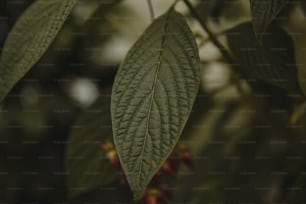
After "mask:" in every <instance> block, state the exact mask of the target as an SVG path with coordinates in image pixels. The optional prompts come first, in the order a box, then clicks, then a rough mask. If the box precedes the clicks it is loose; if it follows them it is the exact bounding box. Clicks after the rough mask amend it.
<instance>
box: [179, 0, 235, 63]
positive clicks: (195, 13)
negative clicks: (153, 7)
mask: <svg viewBox="0 0 306 204" xmlns="http://www.w3.org/2000/svg"><path fill="white" fill-rule="evenodd" d="M183 1H184V3H185V4H186V6H187V7H188V8H189V10H190V12H191V13H192V15H193V16H194V17H195V18H196V19H197V20H198V22H199V23H200V24H201V26H202V28H203V29H204V30H205V32H206V33H207V35H208V37H209V38H210V39H211V41H212V42H213V43H214V45H215V46H216V47H217V48H218V49H219V50H220V52H221V54H222V55H223V57H224V59H225V60H227V61H228V62H229V63H230V64H233V65H234V64H237V62H236V60H235V59H234V58H233V57H232V56H231V54H229V53H228V52H227V51H226V49H225V47H224V46H223V45H222V44H221V43H220V42H219V41H218V40H217V38H216V37H215V35H214V34H213V33H212V32H211V31H210V29H209V28H208V26H207V25H206V23H205V22H204V21H203V20H202V18H201V17H200V16H199V14H198V13H197V11H196V10H195V8H194V7H193V6H192V4H191V3H190V2H189V1H188V0H183Z"/></svg>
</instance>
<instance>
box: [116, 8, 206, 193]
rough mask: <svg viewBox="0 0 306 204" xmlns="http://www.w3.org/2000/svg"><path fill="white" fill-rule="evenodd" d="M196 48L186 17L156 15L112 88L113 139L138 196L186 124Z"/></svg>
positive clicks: (194, 80)
mask: <svg viewBox="0 0 306 204" xmlns="http://www.w3.org/2000/svg"><path fill="white" fill-rule="evenodd" d="M199 67H200V60H199V55H198V49H197V46H196V43H195V40H194V38H193V35H192V32H191V31H190V29H189V27H188V25H187V24H186V21H185V20H184V18H183V16H182V15H180V14H179V13H177V12H176V11H174V10H170V11H169V12H167V13H166V14H164V15H163V16H161V17H159V18H158V19H156V20H155V21H154V22H153V23H152V24H151V25H150V26H149V28H147V30H146V31H145V32H144V34H143V35H142V36H141V37H140V38H139V40H138V41H137V42H136V43H135V44H134V46H133V47H132V48H131V49H130V51H129V52H128V54H127V56H126V58H125V59H124V61H123V62H122V64H121V66H120V68H119V71H118V73H117V76H116V79H115V82H114V85H113V91H112V104H111V112H112V124H113V133H114V142H115V145H116V148H117V151H118V154H119V158H120V161H121V163H122V166H123V168H124V171H125V173H126V176H127V180H128V182H129V184H130V187H131V189H132V190H133V192H134V198H135V199H139V197H140V196H141V193H142V192H143V190H144V189H145V187H146V186H147V185H148V183H149V182H150V180H151V179H152V177H153V176H154V174H155V173H156V172H157V171H158V169H159V168H160V166H161V164H162V163H163V162H164V161H165V160H166V159H167V157H168V155H169V154H170V153H171V151H172V149H173V148H174V146H175V144H176V143H177V141H178V139H179V136H180V134H181V132H182V130H183V128H184V126H185V123H186V121H187V119H188V117H189V114H190V112H191V109H192V106H193V103H194V100H195V97H196V94H197V91H198V87H199V80H200V79H199V75H200V74H199Z"/></svg>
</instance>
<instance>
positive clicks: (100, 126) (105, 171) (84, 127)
mask: <svg viewBox="0 0 306 204" xmlns="http://www.w3.org/2000/svg"><path fill="white" fill-rule="evenodd" d="M109 107H110V95H108V96H107V95H106V96H101V97H100V98H99V99H98V100H97V101H96V102H95V103H94V104H93V105H92V106H91V107H90V108H88V109H87V110H85V112H84V113H83V114H81V115H80V116H79V118H78V119H77V120H76V122H75V123H74V125H72V127H71V132H70V136H69V140H68V146H67V149H66V155H65V160H66V169H67V171H68V176H67V181H68V192H69V196H70V197H75V196H77V195H79V194H82V193H85V192H88V191H90V190H93V189H96V188H98V187H99V186H103V185H107V184H109V183H110V182H112V181H114V180H115V179H118V178H119V174H120V171H119V170H117V169H115V168H114V167H113V166H112V165H111V163H110V161H109V159H108V158H107V157H106V152H105V150H103V149H102V148H101V144H102V143H107V142H111V141H112V128H111V116H110V108H109Z"/></svg>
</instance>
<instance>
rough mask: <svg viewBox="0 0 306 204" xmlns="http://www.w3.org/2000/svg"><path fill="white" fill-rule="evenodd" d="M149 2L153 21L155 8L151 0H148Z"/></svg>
mask: <svg viewBox="0 0 306 204" xmlns="http://www.w3.org/2000/svg"><path fill="white" fill-rule="evenodd" d="M147 2H148V6H149V11H150V17H151V21H153V20H154V9H153V5H152V2H151V0H147Z"/></svg>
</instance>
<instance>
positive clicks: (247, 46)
mask: <svg viewBox="0 0 306 204" xmlns="http://www.w3.org/2000/svg"><path fill="white" fill-rule="evenodd" d="M268 31H269V33H270V34H269V35H265V36H264V37H263V41H262V43H260V44H259V43H257V41H256V37H255V35H254V32H253V28H252V24H251V23H243V24H240V25H238V26H236V27H234V28H232V29H230V30H229V31H228V32H227V41H228V45H229V47H230V48H231V50H232V51H233V53H234V54H235V55H236V57H237V59H238V61H239V62H240V68H241V69H243V73H246V75H247V76H245V77H248V78H247V80H248V81H249V82H250V84H252V85H254V86H257V87H259V86H260V85H261V84H262V83H263V82H264V83H267V84H270V85H272V86H274V87H277V88H280V89H282V90H285V91H286V92H287V93H289V94H302V91H301V89H300V86H299V83H298V77H297V66H296V62H295V49H294V43H293V40H292V39H291V37H290V36H289V35H288V34H287V33H286V32H285V31H284V30H283V29H281V28H279V27H277V26H272V27H271V28H269V30H268Z"/></svg>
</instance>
